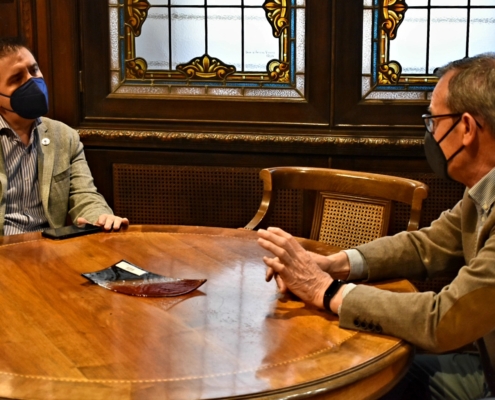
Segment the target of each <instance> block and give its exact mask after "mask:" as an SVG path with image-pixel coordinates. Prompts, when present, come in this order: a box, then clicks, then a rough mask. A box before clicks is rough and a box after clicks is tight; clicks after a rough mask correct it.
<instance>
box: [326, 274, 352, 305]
mask: <svg viewBox="0 0 495 400" xmlns="http://www.w3.org/2000/svg"><path fill="white" fill-rule="evenodd" d="M346 283H347V282H346V281H342V280H340V279H335V280H334V281H333V282H332V283H331V284H330V286H329V287H328V289H327V290H325V294H324V295H323V306H324V307H325V310H328V311H330V312H332V310H331V308H330V300H332V298H333V296H335V293H337V292H338V291H339V289H340V287H341V286H342V285H345V284H346Z"/></svg>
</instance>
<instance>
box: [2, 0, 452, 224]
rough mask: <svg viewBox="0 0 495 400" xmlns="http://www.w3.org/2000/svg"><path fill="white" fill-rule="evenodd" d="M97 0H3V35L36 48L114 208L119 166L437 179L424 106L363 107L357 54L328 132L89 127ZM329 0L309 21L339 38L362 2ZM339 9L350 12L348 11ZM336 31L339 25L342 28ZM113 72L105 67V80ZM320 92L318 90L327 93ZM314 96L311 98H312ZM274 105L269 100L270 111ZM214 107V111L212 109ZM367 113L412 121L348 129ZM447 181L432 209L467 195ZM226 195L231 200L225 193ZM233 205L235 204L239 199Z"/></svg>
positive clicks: (63, 115) (62, 113)
mask: <svg viewBox="0 0 495 400" xmlns="http://www.w3.org/2000/svg"><path fill="white" fill-rule="evenodd" d="M101 1H102V0H0V35H1V36H22V37H24V38H25V39H26V41H27V43H28V45H29V46H30V47H31V48H32V49H33V52H34V54H35V55H36V57H37V59H38V62H39V64H40V67H41V69H42V72H43V74H44V76H45V80H46V81H47V84H48V89H49V93H50V113H49V115H48V116H49V117H52V118H55V119H58V120H61V121H63V122H65V123H67V124H68V125H70V126H73V127H74V128H76V129H79V131H80V134H81V137H82V140H83V143H84V144H85V146H86V155H87V158H88V162H89V164H90V167H91V169H92V171H93V175H94V177H95V182H96V184H97V186H98V188H99V190H100V192H101V193H102V194H103V195H104V196H105V197H106V198H107V199H108V201H109V203H110V204H111V205H113V204H114V179H113V166H114V164H129V163H131V164H147V165H150V164H154V165H178V166H205V167H229V168H236V169H242V168H251V169H253V171H254V170H257V169H261V168H266V167H272V166H281V165H286V166H288V165H297V166H317V167H329V166H332V167H334V168H342V169H355V170H362V171H370V172H380V173H390V174H393V173H402V174H403V175H405V176H410V177H413V178H414V177H417V176H420V175H418V174H430V175H428V176H429V177H430V178H432V176H431V171H430V169H429V167H428V165H427V164H426V162H425V160H424V156H423V150H422V129H421V128H419V124H418V125H417V126H416V125H414V124H416V119H414V118H412V116H414V115H416V114H418V115H420V112H419V111H418V110H420V109H421V107H423V105H418V104H416V105H412V106H406V107H402V108H400V107H399V108H398V109H397V110H395V109H394V110H392V109H391V108H388V107H389V106H388V105H387V104H385V103H383V104H376V105H374V106H372V107H370V106H366V107H364V108H363V105H362V104H358V103H359V101H358V100H359V99H358V100H356V99H357V97H356V95H357V94H358V92H359V90H360V89H359V88H355V87H354V86H355V84H354V83H351V82H350V81H349V73H348V70H349V71H350V70H355V69H356V68H357V67H356V65H357V64H359V51H356V52H355V54H354V56H353V57H350V58H348V59H345V60H343V63H341V64H339V68H336V69H335V71H336V72H335V73H334V75H332V82H334V84H335V85H334V86H332V85H331V82H330V83H327V82H323V83H324V84H328V88H329V89H328V90H330V91H331V93H330V96H328V98H329V99H331V100H332V101H334V103H335V104H334V106H333V107H334V108H333V109H332V110H330V105H329V104H326V106H328V121H331V120H332V119H335V113H336V112H341V113H342V115H343V117H342V118H344V117H345V118H347V119H345V118H344V119H345V121H344V122H345V123H342V124H339V123H337V122H338V121H337V122H335V125H334V126H331V122H329V125H328V126H321V124H320V125H318V124H314V126H312V127H310V128H303V129H300V128H298V127H297V126H285V127H277V126H259V125H256V124H248V123H246V124H236V122H235V121H232V123H231V124H230V125H225V126H224V127H221V128H219V129H217V128H218V127H216V126H214V125H208V126H205V125H203V124H196V125H191V124H186V125H184V126H181V125H177V124H175V123H172V122H163V121H162V122H155V123H149V121H148V122H145V121H139V119H137V120H133V121H129V122H125V121H124V122H122V121H118V122H114V121H112V120H111V119H102V120H101V121H98V119H94V120H92V122H91V123H87V122H85V119H84V109H85V107H84V101H87V100H84V99H85V97H84V93H83V92H82V91H81V90H84V82H81V80H80V79H81V76H82V75H81V73H80V71H81V69H82V68H83V66H84V65H85V64H84V62H85V63H86V64H87V63H88V62H90V63H100V62H102V60H100V59H99V58H98V57H99V55H98V54H97V53H95V51H94V49H93V48H92V47H91V46H86V47H85V46H84V43H85V42H84V40H83V36H84V35H83V33H84V32H83V30H91V29H96V30H98V31H97V32H92V31H91V32H90V33H91V35H86V37H88V36H90V37H93V36H94V37H99V36H101V34H102V32H100V29H101V26H98V25H95V26H93V25H91V24H86V25H85V26H84V27H83V26H82V22H81V18H82V17H81V16H80V11H81V10H83V11H84V10H86V11H87V12H89V11H91V10H92V8H93V7H101ZM314 1H321V0H308V2H309V3H312V2H314ZM328 1H329V4H330V5H329V6H328V16H329V17H330V18H329V19H328V21H326V20H325V15H311V12H308V18H313V19H314V20H315V21H316V22H317V23H319V24H323V23H326V22H328V23H331V24H333V29H331V28H328V34H329V35H330V32H332V34H335V32H337V33H338V32H342V31H343V30H345V29H348V30H349V29H350V28H349V25H345V20H347V21H352V20H353V18H354V17H353V15H355V14H356V13H357V12H359V7H361V6H360V5H359V4H358V3H359V2H355V4H354V2H350V3H349V2H340V1H336V0H328ZM81 2H82V3H81ZM105 3H106V2H105ZM343 7H347V9H345V10H343ZM88 10H89V11H88ZM343 11H344V12H343ZM336 12H340V13H341V14H340V15H342V17H343V19H342V18H336V17H335V15H336ZM98 18H103V20H105V18H106V17H105V16H104V15H103V16H101V15H100V16H99V17H98ZM339 26H341V28H342V29H337V27H339ZM86 33H88V32H86ZM352 34H353V35H359V34H360V32H359V30H358V31H353V33H352ZM308 36H310V35H309V34H308ZM337 36H338V35H337ZM337 36H336V37H337ZM335 40H337V39H335ZM345 46H347V43H346V44H345ZM343 47H344V45H343V43H341V42H338V41H337V42H336V43H334V44H333V48H329V49H328V51H329V52H332V51H333V52H334V53H335V52H337V53H338V52H339V51H341V50H342V48H343ZM308 52H309V54H310V55H311V54H312V57H313V58H315V57H316V58H317V56H318V52H319V49H318V47H317V46H316V47H315V44H314V42H313V43H312V44H311V46H309V48H308ZM329 54H330V53H329ZM308 59H310V60H311V59H312V58H311V57H308ZM329 59H330V58H329ZM82 60H85V61H84V62H83V61H82ZM332 60H333V59H332ZM103 64H105V63H103ZM107 72H108V71H103V73H105V74H106V73H107ZM337 75H338V76H337ZM92 84H93V85H94V84H95V83H92ZM334 87H336V88H337V89H338V90H341V91H342V93H343V94H344V96H347V94H346V93H347V92H349V96H348V97H346V98H341V97H340V98H337V99H335V97H339V96H340V95H339V96H337V94H336V93H334ZM349 89H353V90H349ZM318 90H319V91H320V92H322V90H321V88H319V89H318ZM320 92H319V93H320ZM312 95H313V93H312V92H311V93H310V97H311V96H312ZM320 95H321V93H320ZM355 97H356V98H355ZM268 104H269V103H266V107H268ZM353 104H354V105H353ZM95 107H98V105H97V104H92V108H93V109H94V108H95ZM210 107H216V105H215V104H211V105H210ZM354 108H355V109H354ZM361 109H363V110H364V109H365V111H366V113H367V114H366V113H365V114H366V115H368V114H370V115H372V116H373V118H374V119H375V120H376V121H379V120H380V113H384V112H387V113H388V114H389V116H390V115H392V116H393V118H395V119H398V117H397V115H398V113H399V114H400V112H402V111H404V112H406V114H405V115H406V117H407V118H405V120H407V121H408V124H412V125H404V127H402V128H400V127H398V126H399V125H398V121H399V120H398V121H396V122H393V126H392V125H391V126H390V127H389V128H390V129H388V128H387V129H384V128H380V130H379V131H377V130H376V129H373V128H372V127H371V126H369V125H366V124H364V123H363V126H358V127H353V128H352V129H350V128H348V127H346V124H348V123H349V121H352V120H353V119H354V118H355V116H354V114H356V113H358V114H360V113H361V111H359V110H361ZM339 110H340V111H339ZM332 113H333V114H332ZM348 120H349V121H348ZM394 121H395V120H394ZM216 129H217V130H216ZM424 176H427V175H424ZM428 179H429V178H428ZM431 182H434V181H431ZM435 185H436V184H435ZM445 185H446V186H445ZM445 185H443V186H441V188H440V189H438V190H435V191H433V193H432V194H431V195H432V196H437V197H438V199H440V202H436V203H435V205H434V207H433V206H432V207H433V208H432V209H434V210H435V212H436V210H437V209H438V208H439V207H451V206H452V205H453V203H455V201H456V199H457V198H458V197H459V196H460V193H461V192H462V188H460V187H459V185H456V184H454V183H446V184H445ZM130 190H131V189H130ZM176 190H181V189H180V188H177V189H176ZM226 193H228V192H226ZM222 195H223V196H228V194H225V193H223V194H222ZM236 196H238V193H233V194H232V198H233V199H235V198H236ZM232 204H233V206H234V204H235V201H234V200H233V202H232ZM426 207H427V208H428V207H429V206H428V205H426ZM428 218H432V217H428ZM138 222H139V221H138ZM201 222H202V221H197V224H199V225H200V224H201ZM246 222H248V221H246Z"/></svg>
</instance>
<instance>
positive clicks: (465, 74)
mask: <svg viewBox="0 0 495 400" xmlns="http://www.w3.org/2000/svg"><path fill="white" fill-rule="evenodd" d="M438 76H439V77H440V80H439V82H438V84H437V86H436V88H435V90H434V92H433V95H432V98H431V103H430V107H429V114H425V115H423V119H424V121H425V125H426V128H427V132H426V137H425V153H426V156H427V159H428V161H429V163H430V165H431V167H432V169H433V170H434V171H435V172H436V173H438V174H439V175H440V176H443V177H445V178H450V179H454V180H456V181H458V182H461V183H463V184H464V185H466V191H465V194H464V197H463V199H462V201H460V202H459V203H458V204H457V205H456V206H455V207H454V208H453V209H452V210H448V211H445V212H444V213H442V215H441V216H440V217H439V218H438V220H436V221H434V222H433V223H432V224H431V226H430V227H428V228H424V229H421V230H419V231H416V232H402V233H399V234H397V235H395V236H393V237H384V238H381V239H378V240H375V241H373V242H371V243H368V244H365V245H362V246H359V247H357V248H356V249H351V250H346V251H343V252H340V253H337V254H334V255H332V256H329V257H323V256H318V255H315V254H313V253H309V252H306V251H305V250H304V249H302V247H301V246H300V245H299V244H298V242H297V241H295V239H294V238H292V237H291V235H289V234H288V233H286V232H284V231H282V230H281V229H278V228H268V230H261V229H260V230H259V231H258V236H259V239H258V242H259V244H260V245H261V246H262V247H263V248H265V249H267V250H269V251H270V252H272V253H273V255H274V257H273V258H271V257H265V258H264V262H265V264H266V265H267V266H268V269H267V280H270V279H271V278H272V277H275V279H276V282H277V284H278V286H279V288H280V290H282V291H285V290H291V291H292V292H294V293H295V294H296V295H298V296H299V297H300V298H301V299H302V300H303V301H305V302H307V303H309V304H312V305H314V306H317V307H320V308H324V309H326V310H328V311H329V312H333V313H336V314H338V315H339V321H340V322H339V323H340V326H341V327H342V328H348V329H356V330H368V331H373V332H379V333H384V334H387V335H392V336H396V337H400V338H403V339H405V340H407V341H409V342H410V343H412V344H414V345H416V346H418V347H419V348H422V349H426V350H428V351H429V352H431V353H447V354H442V355H434V354H424V355H417V356H416V358H415V360H414V362H413V365H412V367H411V368H410V370H409V373H408V374H407V375H406V377H405V378H404V379H403V380H402V381H401V382H399V384H398V385H397V386H396V387H395V388H394V389H393V390H392V391H391V392H390V393H389V394H388V395H386V396H385V398H390V399H409V398H410V399H445V398H449V399H450V398H452V399H478V398H482V397H485V396H487V395H489V394H490V393H491V394H492V395H495V372H494V366H495V307H494V306H493V304H494V303H495V212H494V211H493V208H494V207H493V205H494V203H495V54H485V55H480V56H477V57H473V58H466V59H463V60H459V61H456V62H453V63H450V64H448V65H447V66H445V67H444V68H442V69H440V71H439V72H438ZM442 272H447V273H454V274H456V277H455V279H454V280H453V281H452V283H451V284H450V285H448V286H446V287H445V288H443V290H442V291H441V292H440V293H438V294H435V293H433V292H424V293H392V292H388V291H384V290H379V289H376V288H373V287H370V286H366V285H359V284H358V285H356V284H353V283H348V282H346V281H349V280H360V279H365V280H384V279H392V278H409V279H427V278H428V277H434V276H435V275H437V274H439V273H442ZM339 279H343V280H345V281H340V280H339ZM475 341H476V344H477V346H478V349H479V352H477V353H474V354H473V353H469V354H468V353H460V352H456V349H459V348H461V347H463V346H465V345H467V344H470V343H472V342H475ZM449 352H450V353H449Z"/></svg>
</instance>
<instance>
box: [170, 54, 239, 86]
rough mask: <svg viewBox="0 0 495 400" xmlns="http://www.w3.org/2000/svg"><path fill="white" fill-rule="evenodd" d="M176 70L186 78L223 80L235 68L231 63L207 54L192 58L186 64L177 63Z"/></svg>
mask: <svg viewBox="0 0 495 400" xmlns="http://www.w3.org/2000/svg"><path fill="white" fill-rule="evenodd" d="M177 70H178V71H180V72H182V73H183V74H184V75H186V76H187V77H188V78H190V79H191V78H202V79H219V80H224V79H225V78H226V77H227V76H229V75H231V74H233V73H234V72H235V71H236V69H235V67H234V66H233V65H228V64H225V63H223V62H222V61H220V60H219V59H217V58H212V57H210V56H209V55H208V54H204V55H202V56H201V57H198V58H193V59H192V60H191V61H189V62H188V63H187V64H179V65H177Z"/></svg>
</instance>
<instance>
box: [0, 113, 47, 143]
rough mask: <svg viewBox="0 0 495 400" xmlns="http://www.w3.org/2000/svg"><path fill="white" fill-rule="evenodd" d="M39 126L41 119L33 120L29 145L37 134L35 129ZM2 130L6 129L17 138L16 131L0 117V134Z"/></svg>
mask: <svg viewBox="0 0 495 400" xmlns="http://www.w3.org/2000/svg"><path fill="white" fill-rule="evenodd" d="M40 124H41V118H36V119H35V120H34V124H33V128H32V130H31V139H30V141H29V143H33V138H34V136H36V132H37V129H36V128H37V127H38V126H39V125H40ZM4 129H7V130H8V131H10V132H12V133H13V134H14V135H15V136H17V137H19V135H17V133H16V131H15V130H14V129H12V127H11V126H10V125H9V123H8V122H7V121H6V120H5V119H4V118H3V117H2V116H1V115H0V132H2V131H3V130H4Z"/></svg>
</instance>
